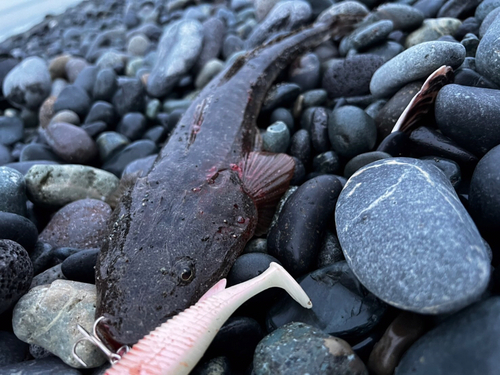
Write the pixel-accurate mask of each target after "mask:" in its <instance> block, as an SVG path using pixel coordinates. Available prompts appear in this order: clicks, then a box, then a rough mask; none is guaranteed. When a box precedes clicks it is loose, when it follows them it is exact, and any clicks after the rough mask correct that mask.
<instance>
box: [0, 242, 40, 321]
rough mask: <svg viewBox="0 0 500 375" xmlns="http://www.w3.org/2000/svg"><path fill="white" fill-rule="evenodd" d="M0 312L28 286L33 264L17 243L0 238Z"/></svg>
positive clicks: (6, 308) (13, 301)
mask: <svg viewBox="0 0 500 375" xmlns="http://www.w3.org/2000/svg"><path fill="white" fill-rule="evenodd" d="M0 275H1V276H0V314H1V313H3V312H4V311H6V310H8V309H9V308H11V307H12V306H14V304H15V303H16V302H17V300H18V299H19V298H21V297H22V296H23V295H24V294H25V293H26V292H27V291H28V289H29V288H30V285H31V280H32V279H33V264H32V263H31V260H30V258H29V255H28V252H27V251H26V250H25V249H24V248H23V247H22V246H21V245H19V244H18V243H16V242H14V241H10V240H4V239H2V240H0Z"/></svg>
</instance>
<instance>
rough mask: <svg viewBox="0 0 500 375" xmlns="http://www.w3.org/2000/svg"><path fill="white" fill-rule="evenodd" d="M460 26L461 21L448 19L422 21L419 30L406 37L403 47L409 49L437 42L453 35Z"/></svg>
mask: <svg viewBox="0 0 500 375" xmlns="http://www.w3.org/2000/svg"><path fill="white" fill-rule="evenodd" d="M461 25H462V21H460V20H458V19H456V18H450V17H443V18H437V19H428V20H424V23H423V25H422V26H420V28H418V29H417V30H415V31H414V32H412V33H411V34H410V35H408V36H407V37H406V42H405V47H406V48H410V47H413V46H416V45H417V44H421V43H424V42H430V41H433V40H438V39H439V38H440V37H442V36H444V35H453V34H455V32H456V31H457V30H458V28H459V27H460V26H461Z"/></svg>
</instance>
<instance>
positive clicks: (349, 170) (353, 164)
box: [344, 151, 392, 178]
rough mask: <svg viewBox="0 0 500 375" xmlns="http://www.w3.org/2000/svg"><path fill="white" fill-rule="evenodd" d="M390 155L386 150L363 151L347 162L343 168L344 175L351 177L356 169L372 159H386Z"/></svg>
mask: <svg viewBox="0 0 500 375" xmlns="http://www.w3.org/2000/svg"><path fill="white" fill-rule="evenodd" d="M390 157H392V155H389V154H388V153H386V152H382V151H371V152H365V153H363V154H359V155H357V156H355V157H353V158H352V159H351V160H349V161H348V162H347V164H346V165H345V168H344V177H345V178H349V177H351V176H352V175H353V174H354V173H355V172H356V171H357V170H359V169H361V168H362V167H364V166H365V165H368V164H370V163H372V162H374V161H377V160H381V159H387V158H390Z"/></svg>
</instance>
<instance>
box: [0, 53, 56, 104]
mask: <svg viewBox="0 0 500 375" xmlns="http://www.w3.org/2000/svg"><path fill="white" fill-rule="evenodd" d="M51 88H52V81H51V79H50V73H49V69H48V67H47V63H46V62H45V61H44V60H43V59H41V58H40V57H28V58H27V59H25V60H23V61H21V63H19V64H18V65H16V66H15V67H14V68H13V69H12V70H11V71H10V72H9V73H8V74H7V76H6V77H5V79H4V81H3V94H4V96H5V97H6V98H7V99H8V100H9V101H10V102H11V103H13V104H15V105H16V106H21V107H27V108H29V109H31V110H34V111H35V110H38V108H39V107H40V105H41V104H42V103H43V101H44V100H45V98H46V97H47V96H49V94H50V90H51Z"/></svg>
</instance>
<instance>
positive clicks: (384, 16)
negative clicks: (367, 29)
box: [367, 3, 424, 31]
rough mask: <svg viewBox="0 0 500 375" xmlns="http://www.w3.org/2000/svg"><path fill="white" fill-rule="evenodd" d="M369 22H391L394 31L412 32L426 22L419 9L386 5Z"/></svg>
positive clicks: (399, 5)
mask: <svg viewBox="0 0 500 375" xmlns="http://www.w3.org/2000/svg"><path fill="white" fill-rule="evenodd" d="M368 20H374V21H375V20H391V21H392V23H393V25H394V30H401V31H412V30H415V29H416V28H418V27H419V26H420V25H421V24H422V22H423V21H424V15H423V14H422V12H420V11H419V10H418V9H417V8H414V7H412V6H410V5H408V4H392V3H386V4H383V5H381V6H379V7H378V8H377V10H376V12H374V13H373V14H371V15H370V16H368V17H367V21H368Z"/></svg>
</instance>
